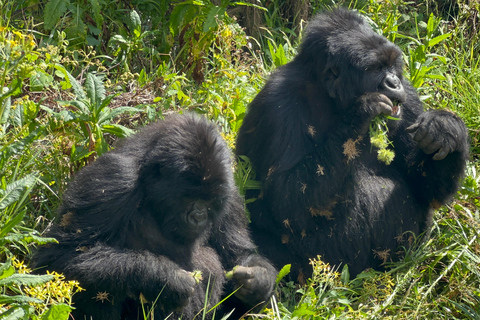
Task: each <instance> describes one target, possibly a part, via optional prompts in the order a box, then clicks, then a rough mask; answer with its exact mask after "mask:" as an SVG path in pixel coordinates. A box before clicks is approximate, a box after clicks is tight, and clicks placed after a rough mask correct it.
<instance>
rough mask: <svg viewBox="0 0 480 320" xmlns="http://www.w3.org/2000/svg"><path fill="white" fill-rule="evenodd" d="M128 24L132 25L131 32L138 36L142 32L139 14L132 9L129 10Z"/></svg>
mask: <svg viewBox="0 0 480 320" xmlns="http://www.w3.org/2000/svg"><path fill="white" fill-rule="evenodd" d="M130 24H131V27H132V30H131V31H132V32H133V33H134V34H135V35H136V36H137V37H138V36H140V34H141V33H142V22H141V21H140V16H139V15H138V13H137V11H135V10H132V11H131V12H130Z"/></svg>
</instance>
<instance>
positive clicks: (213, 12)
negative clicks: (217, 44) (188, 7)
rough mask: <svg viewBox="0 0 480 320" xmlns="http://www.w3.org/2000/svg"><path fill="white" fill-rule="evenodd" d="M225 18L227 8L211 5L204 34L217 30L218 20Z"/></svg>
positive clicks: (204, 25) (204, 26)
mask: <svg viewBox="0 0 480 320" xmlns="http://www.w3.org/2000/svg"><path fill="white" fill-rule="evenodd" d="M224 16H225V8H223V7H217V6H214V5H211V6H210V8H209V9H208V13H207V18H206V19H205V23H204V24H203V32H208V31H209V30H210V29H215V28H217V19H219V20H223V18H224Z"/></svg>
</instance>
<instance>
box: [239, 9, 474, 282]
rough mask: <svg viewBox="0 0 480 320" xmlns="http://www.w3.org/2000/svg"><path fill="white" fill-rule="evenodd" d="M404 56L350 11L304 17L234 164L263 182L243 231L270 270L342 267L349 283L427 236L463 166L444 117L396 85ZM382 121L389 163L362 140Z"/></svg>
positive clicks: (249, 118)
mask: <svg viewBox="0 0 480 320" xmlns="http://www.w3.org/2000/svg"><path fill="white" fill-rule="evenodd" d="M402 73H403V65H402V53H401V51H400V50H399V49H398V48H397V47H396V46H395V45H394V44H392V43H391V42H389V41H388V40H387V39H385V38H384V37H382V36H380V35H378V34H377V33H375V32H374V31H373V30H372V29H371V28H370V26H369V25H368V24H367V23H366V22H365V21H364V19H363V18H362V17H361V16H360V15H358V14H357V13H355V12H352V11H348V10H345V9H335V10H333V11H329V12H325V13H323V14H320V15H318V16H316V17H314V18H313V20H312V21H311V22H310V23H309V25H308V26H307V28H306V30H305V34H304V36H303V40H302V43H301V45H300V50H299V53H298V55H297V56H296V57H295V58H294V59H293V60H292V61H291V62H290V63H288V64H286V65H284V66H282V67H280V68H279V69H278V70H277V71H275V72H274V73H273V74H272V76H271V78H270V79H269V80H268V82H267V83H266V85H265V87H264V88H263V89H262V90H261V92H260V93H259V94H258V95H257V96H256V97H255V99H254V100H253V101H252V103H251V105H250V106H249V109H248V113H247V115H246V116H245V119H244V122H243V125H242V127H241V128H240V131H239V135H238V140H237V149H236V152H237V154H238V155H246V156H248V157H249V158H250V159H251V161H252V164H253V166H254V168H255V170H256V172H257V178H259V179H260V180H261V182H262V190H261V193H260V194H259V197H258V199H257V200H256V201H254V202H252V203H251V204H250V205H249V209H250V212H251V219H252V224H251V228H252V233H253V237H254V239H255V242H256V243H257V245H258V246H259V247H260V249H261V252H262V253H264V254H265V255H266V256H267V257H269V258H270V259H271V260H272V261H273V262H274V264H275V265H276V267H278V268H280V267H282V266H283V265H285V264H288V263H291V264H292V270H293V275H294V276H300V277H302V275H303V274H304V273H306V274H307V276H308V275H309V273H310V272H311V267H310V266H309V259H310V258H315V257H316V256H317V255H321V256H322V259H324V260H326V261H327V262H329V263H331V264H334V265H340V264H348V265H349V268H350V272H351V274H352V275H356V274H357V273H359V272H361V271H362V270H364V269H366V268H369V267H373V268H381V267H382V266H383V265H384V264H385V263H386V262H388V261H392V260H397V259H398V258H399V256H398V255H397V248H398V247H399V246H404V245H405V244H407V245H408V243H409V242H411V241H412V240H413V238H414V237H415V236H417V235H419V234H421V233H424V232H428V230H429V228H430V224H431V221H432V210H433V208H437V207H438V206H439V205H441V204H444V203H446V202H447V201H448V200H450V199H451V197H452V196H453V195H454V194H455V192H456V190H457V189H458V186H459V181H460V179H461V177H462V175H463V172H464V169H465V163H466V159H467V157H468V138H467V130H466V128H465V125H464V124H463V122H462V121H461V120H460V119H459V118H458V117H457V116H455V115H454V114H452V113H450V112H448V111H442V110H430V111H427V112H424V110H423V106H422V103H421V102H420V100H419V98H418V95H417V93H416V91H415V89H414V88H413V87H412V86H411V85H410V84H409V82H408V81H407V80H406V79H404V78H403V74H402ZM379 115H387V116H393V117H395V118H397V119H398V120H388V122H387V125H388V129H389V132H388V138H389V140H390V141H392V142H393V146H394V150H395V153H396V157H395V159H394V160H393V162H392V163H391V164H390V165H386V164H385V163H383V162H380V161H379V160H377V157H376V152H375V151H376V148H375V147H373V146H372V145H371V144H370V140H369V138H368V130H369V125H370V123H371V121H372V119H374V118H375V117H377V116H379Z"/></svg>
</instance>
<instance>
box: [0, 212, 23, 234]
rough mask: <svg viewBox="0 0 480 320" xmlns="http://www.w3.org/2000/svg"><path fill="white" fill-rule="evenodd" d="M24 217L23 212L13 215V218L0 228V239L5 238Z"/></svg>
mask: <svg viewBox="0 0 480 320" xmlns="http://www.w3.org/2000/svg"><path fill="white" fill-rule="evenodd" d="M24 216H25V210H22V211H21V212H20V213H18V214H17V215H15V216H14V217H13V218H10V219H9V220H8V222H7V223H6V224H5V225H4V226H2V230H1V232H0V238H3V237H5V236H6V234H7V233H9V232H10V231H11V230H12V229H13V228H14V227H15V226H16V225H17V224H19V223H20V222H22V221H23V217H24Z"/></svg>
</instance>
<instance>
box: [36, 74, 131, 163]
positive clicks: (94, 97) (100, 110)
mask: <svg viewBox="0 0 480 320" xmlns="http://www.w3.org/2000/svg"><path fill="white" fill-rule="evenodd" d="M56 68H57V70H59V71H61V72H62V73H64V75H65V76H66V77H65V80H66V82H67V83H68V84H69V85H70V86H71V88H72V89H73V91H74V93H75V96H76V100H68V101H65V100H64V101H59V102H60V104H61V105H62V106H70V107H72V108H70V110H68V109H63V110H62V111H61V112H55V111H54V110H52V109H51V108H48V107H46V106H42V109H43V110H45V111H47V112H49V113H50V114H52V115H53V117H55V118H56V119H57V120H60V121H63V122H66V123H68V122H74V123H78V124H79V125H80V128H81V129H82V132H83V134H84V136H85V137H86V138H88V140H89V152H92V151H96V153H97V155H101V154H103V153H105V152H107V151H108V145H107V142H106V140H105V136H104V135H105V134H106V133H109V134H113V135H115V136H117V137H121V138H124V137H127V136H129V135H131V134H132V133H133V130H131V129H129V128H127V127H125V126H123V125H120V124H116V123H113V120H114V118H115V117H116V116H118V115H121V114H123V113H126V112H138V111H139V109H137V108H134V107H119V108H115V109H111V108H109V107H108V105H109V103H110V102H111V101H112V99H113V98H114V97H115V95H109V96H106V95H105V92H106V91H105V86H104V84H103V82H102V79H101V77H100V76H98V75H95V74H93V73H87V75H86V80H85V85H84V88H82V86H81V84H80V83H79V82H78V81H77V80H76V79H75V78H74V77H73V76H72V75H71V74H70V73H69V72H68V71H67V70H65V68H63V67H62V66H59V65H58V66H56ZM85 156H87V154H85Z"/></svg>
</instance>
